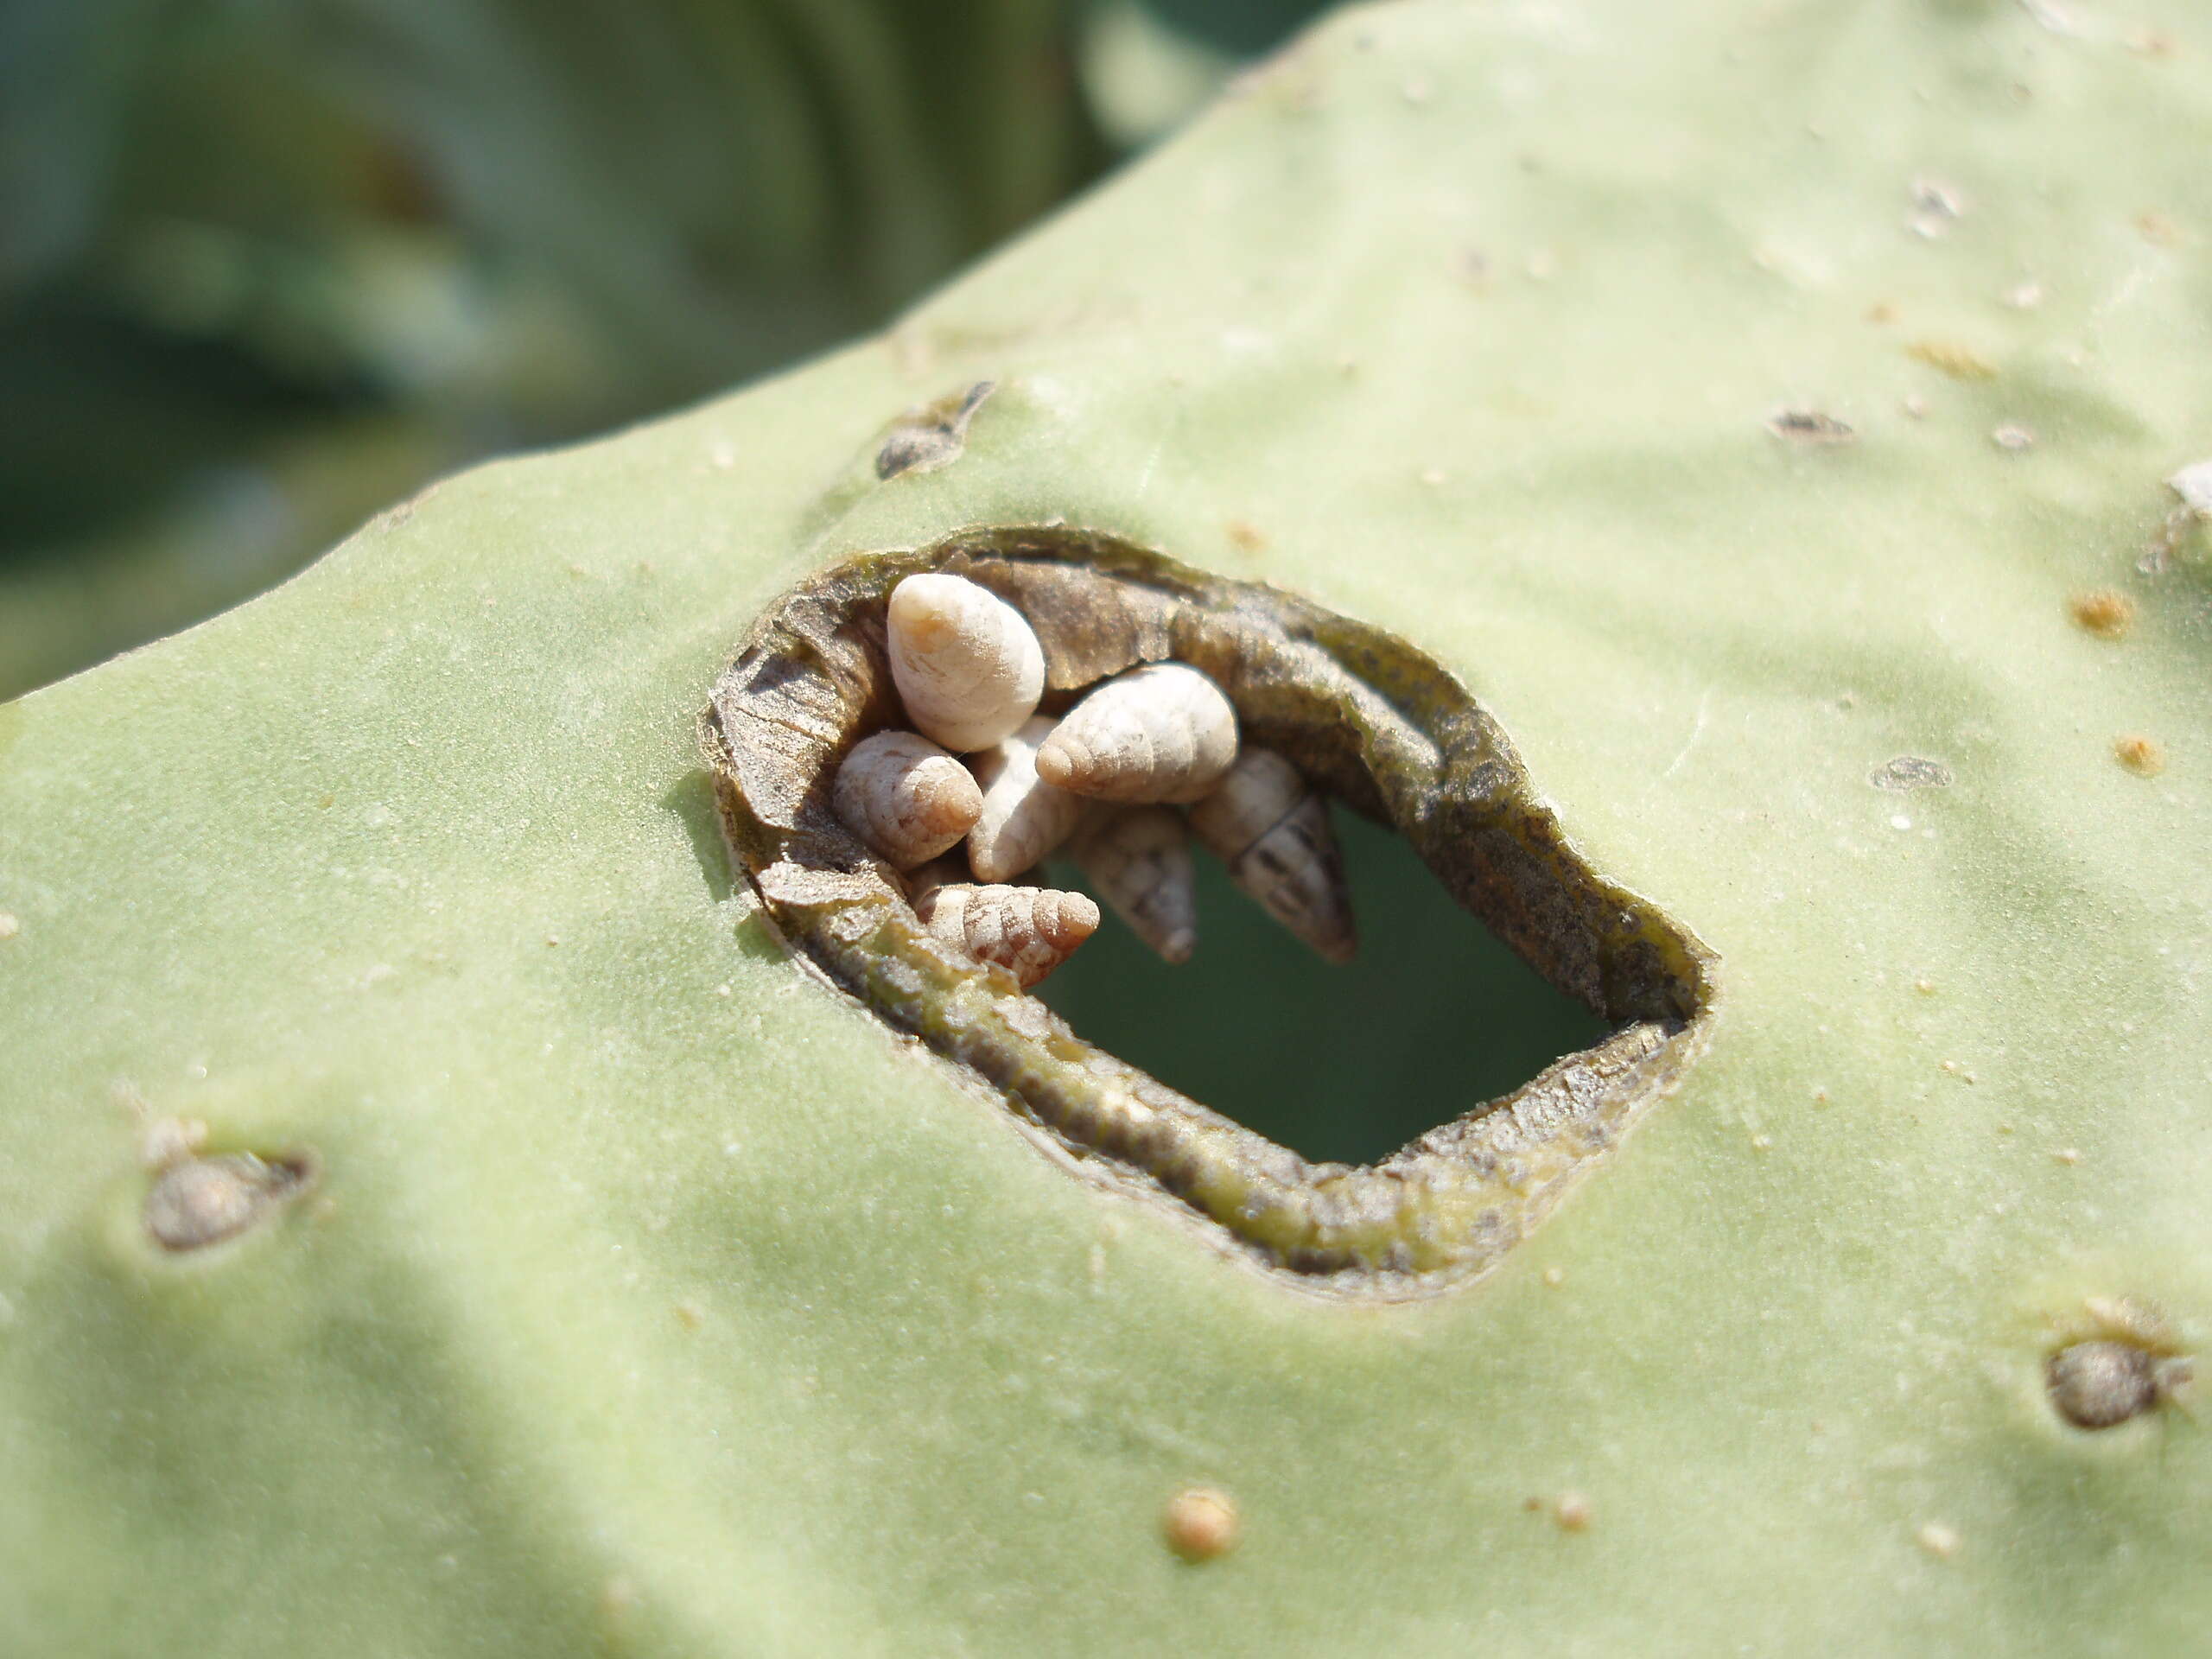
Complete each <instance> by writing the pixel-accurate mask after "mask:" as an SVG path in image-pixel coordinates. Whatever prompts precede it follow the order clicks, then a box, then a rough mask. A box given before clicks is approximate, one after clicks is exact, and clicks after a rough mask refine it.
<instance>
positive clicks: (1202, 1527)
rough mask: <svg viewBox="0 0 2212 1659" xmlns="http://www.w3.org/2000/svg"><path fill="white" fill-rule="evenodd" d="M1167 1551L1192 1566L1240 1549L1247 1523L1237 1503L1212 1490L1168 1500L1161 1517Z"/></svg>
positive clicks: (1194, 1491)
mask: <svg viewBox="0 0 2212 1659" xmlns="http://www.w3.org/2000/svg"><path fill="white" fill-rule="evenodd" d="M1160 1530H1161V1531H1162V1532H1163V1533H1165V1534H1166V1537H1167V1547H1168V1548H1170V1549H1172V1550H1173V1551H1174V1552H1175V1553H1176V1554H1178V1555H1180V1556H1181V1557H1182V1558H1183V1559H1184V1560H1186V1561H1190V1562H1192V1563H1196V1562H1199V1561H1211V1560H1218V1559H1219V1558H1220V1557H1222V1556H1224V1555H1226V1554H1229V1552H1230V1550H1232V1549H1234V1548H1236V1540H1237V1537H1238V1535H1240V1534H1241V1533H1242V1532H1243V1519H1242V1517H1240V1516H1238V1514H1237V1512H1236V1499H1234V1498H1232V1497H1230V1496H1229V1494H1228V1493H1226V1492H1224V1491H1218V1490H1217V1489H1216V1488H1214V1487H1211V1486H1193V1487H1191V1488H1190V1489H1189V1490H1188V1491H1180V1492H1178V1493H1176V1494H1175V1496H1174V1497H1172V1498H1170V1499H1168V1500H1167V1509H1166V1513H1165V1514H1164V1515H1162V1516H1160Z"/></svg>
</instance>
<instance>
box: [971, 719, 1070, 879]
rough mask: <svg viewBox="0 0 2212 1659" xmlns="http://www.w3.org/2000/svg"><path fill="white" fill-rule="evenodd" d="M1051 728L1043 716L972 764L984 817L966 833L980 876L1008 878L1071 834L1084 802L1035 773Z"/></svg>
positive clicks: (975, 869)
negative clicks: (1038, 757) (981, 787)
mask: <svg viewBox="0 0 2212 1659" xmlns="http://www.w3.org/2000/svg"><path fill="white" fill-rule="evenodd" d="M1051 731H1052V721H1050V720H1048V719H1046V717H1045V716H1044V715H1037V716H1035V717H1033V718H1032V719H1030V720H1027V721H1023V722H1022V727H1021V729H1020V731H1018V732H1016V733H1015V734H1014V735H1013V736H1011V737H1007V738H1002V739H1001V740H1000V741H998V742H997V743H995V744H994V745H993V746H992V747H989V748H988V749H986V750H984V751H983V752H982V753H981V754H979V755H977V756H976V758H975V759H974V760H972V761H970V762H969V765H970V766H972V767H973V768H974V770H975V773H976V781H977V782H978V783H980V784H982V786H983V810H982V817H978V818H977V819H976V827H975V828H974V829H971V830H969V832H968V865H969V868H970V869H972V870H974V871H975V873H976V880H978V881H1010V880H1013V879H1014V877H1015V876H1017V875H1020V874H1021V873H1022V872H1023V871H1024V870H1026V869H1027V868H1030V866H1032V865H1033V864H1034V863H1036V862H1037V861H1038V860H1039V859H1041V858H1043V857H1044V856H1045V855H1046V854H1047V853H1050V852H1052V850H1053V849H1056V848H1057V847H1058V846H1059V844H1060V843H1061V842H1064V841H1065V840H1066V839H1067V838H1068V836H1069V834H1070V832H1071V831H1072V830H1073V829H1075V826H1076V820H1077V818H1079V817H1082V816H1083V810H1084V805H1085V804H1086V803H1085V802H1084V800H1083V798H1081V797H1079V796H1075V795H1071V794H1069V793H1067V792H1066V791H1065V790H1058V789H1054V788H1053V787H1052V785H1050V784H1048V783H1046V782H1045V781H1044V780H1043V779H1040V778H1039V777H1038V775H1037V746H1038V745H1039V744H1040V743H1042V742H1043V741H1045V739H1046V735H1047V734H1050V733H1051Z"/></svg>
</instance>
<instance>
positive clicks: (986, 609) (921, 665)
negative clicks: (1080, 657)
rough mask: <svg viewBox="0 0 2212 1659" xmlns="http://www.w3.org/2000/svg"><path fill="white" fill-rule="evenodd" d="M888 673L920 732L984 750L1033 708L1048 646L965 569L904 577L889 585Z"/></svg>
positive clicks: (964, 749) (952, 745)
mask: <svg viewBox="0 0 2212 1659" xmlns="http://www.w3.org/2000/svg"><path fill="white" fill-rule="evenodd" d="M888 645H889V649H890V654H891V677H892V679H893V681H894V682H896V683H897V684H898V687H899V697H900V699H901V700H902V701H903V702H905V703H906V717H907V718H908V719H909V720H911V721H913V722H914V725H915V728H916V729H918V731H920V732H921V734H923V735H924V736H925V737H929V738H933V739H934V740H936V741H938V742H939V743H942V744H944V747H946V748H948V749H952V750H955V751H957V752H958V753H963V754H964V753H969V751H971V750H975V749H988V747H991V745H992V744H994V743H995V742H997V741H999V740H1000V739H1001V738H1002V737H1006V736H1008V735H1010V734H1012V733H1014V731H1016V730H1017V729H1019V728H1020V725H1021V722H1022V721H1025V720H1027V719H1028V718H1029V716H1030V715H1033V714H1035V713H1036V712H1037V699H1038V698H1039V697H1040V696H1043V695H1044V693H1045V650H1044V647H1043V646H1042V645H1039V644H1038V643H1037V635H1036V633H1035V632H1033V630H1032V629H1031V627H1030V626H1029V624H1028V623H1027V621H1025V620H1023V619H1022V615H1021V613H1020V611H1017V610H1015V609H1014V607H1013V606H1011V605H1009V604H1007V602H1006V601H1004V600H1002V599H1001V598H1000V597H999V596H998V595H997V594H994V593H992V592H991V591H990V590H989V589H988V588H982V587H979V586H978V585H977V584H976V583H975V582H970V581H969V580H968V579H967V578H966V577H965V576H948V575H936V574H931V575H918V576H908V577H906V579H905V580H903V581H902V582H899V585H898V586H897V587H896V588H893V589H892V590H891V610H890V633H889V639H888Z"/></svg>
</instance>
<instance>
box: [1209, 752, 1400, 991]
mask: <svg viewBox="0 0 2212 1659" xmlns="http://www.w3.org/2000/svg"><path fill="white" fill-rule="evenodd" d="M1191 828H1192V829H1193V830H1195V831H1196V832H1197V833H1198V839H1199V840H1200V841H1202V842H1205V844H1206V845H1207V846H1208V847H1209V848H1211V849H1212V850H1213V851H1214V852H1215V853H1216V854H1217V855H1219V857H1220V859H1221V861H1222V862H1223V863H1224V864H1226V865H1228V866H1229V874H1230V879H1231V880H1234V881H1235V882H1236V885H1237V886H1238V887H1242V888H1243V889H1244V891H1245V892H1247V893H1250V894H1251V895H1252V897H1254V898H1255V899H1258V900H1259V901H1260V903H1261V904H1262V905H1263V906H1266V907H1267V911H1268V914H1269V915H1271V916H1273V917H1274V918H1275V919H1276V920H1277V921H1279V922H1281V924H1282V925H1284V926H1285V927H1287V928H1288V929H1289V930H1290V931H1292V932H1294V933H1295V934H1297V935H1298V937H1299V938H1301V939H1303V940H1305V941H1306V944H1310V945H1312V946H1313V948H1314V949H1315V950H1319V952H1320V953H1321V954H1322V955H1323V956H1325V957H1327V958H1328V959H1329V960H1330V961H1331V962H1349V961H1351V957H1352V952H1353V951H1354V950H1356V949H1357V946H1358V944H1359V937H1358V933H1357V930H1356V929H1355V928H1354V926H1353V924H1352V918H1351V893H1350V892H1349V891H1348V890H1347V889H1346V887H1345V886H1344V855H1342V854H1341V853H1339V852H1338V850H1337V838H1336V836H1334V835H1333V834H1332V833H1331V831H1330V829H1329V804H1328V802H1327V801H1325V800H1324V799H1323V798H1321V797H1320V796H1319V795H1317V794H1315V793H1314V792H1313V791H1312V790H1310V789H1308V788H1307V787H1306V779H1303V778H1302V777H1300V775H1299V772H1298V768H1297V767H1295V766H1292V765H1291V764H1290V762H1289V761H1287V760H1284V759H1283V758H1282V756H1281V755H1279V754H1277V753H1274V750H1272V749H1261V748H1248V749H1246V750H1245V751H1244V753H1243V754H1241V755H1239V756H1238V757H1237V760H1236V766H1235V767H1233V768H1232V769H1231V770H1230V773H1229V775H1228V776H1227V777H1226V778H1224V779H1222V781H1221V787H1220V788H1219V789H1217V790H1216V791H1214V792H1213V793H1212V794H1211V795H1209V796H1207V797H1206V798H1205V799H1204V800H1203V801H1200V802H1199V803H1198V804H1197V805H1196V806H1194V807H1192V809H1191Z"/></svg>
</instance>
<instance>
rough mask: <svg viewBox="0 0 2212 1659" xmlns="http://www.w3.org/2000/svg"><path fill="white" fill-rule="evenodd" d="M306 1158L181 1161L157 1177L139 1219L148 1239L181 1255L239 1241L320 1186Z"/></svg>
mask: <svg viewBox="0 0 2212 1659" xmlns="http://www.w3.org/2000/svg"><path fill="white" fill-rule="evenodd" d="M312 1185H315V1160H314V1158H313V1157H312V1156H310V1155H309V1154H306V1153H300V1152H293V1153H286V1154H284V1155H283V1156H282V1157H280V1158H274V1159H270V1160H263V1159H260V1158H257V1157H256V1156H254V1154H251V1153H250V1152H226V1153H219V1154H216V1155H214V1156H213V1157H208V1158H194V1157H184V1158H180V1159H178V1160H175V1162H173V1163H171V1164H169V1165H168V1166H167V1167H165V1168H163V1169H162V1172H161V1173H159V1174H157V1175H156V1176H155V1177H154V1180H153V1184H152V1185H150V1186H149V1187H148V1188H147V1189H146V1200H145V1204H144V1205H143V1208H142V1210H141V1211H140V1216H141V1219H142V1220H143V1223H144V1224H145V1228H146V1233H147V1236H149V1238H151V1239H152V1240H153V1241H154V1243H156V1244H158V1245H160V1246H161V1248H162V1249H165V1250H168V1251H172V1252H175V1253H178V1254H181V1253H183V1252H184V1251H187V1250H197V1249H205V1248H206V1247H207V1246H208V1245H210V1244H219V1243H222V1242H223V1241H224V1240H225V1239H226V1238H235V1237H237V1236H238V1235H239V1234H240V1233H243V1232H245V1230H247V1229H248V1228H250V1227H252V1226H255V1225H256V1224H258V1223H260V1222H262V1221H264V1220H266V1219H267V1218H268V1217H270V1216H271V1215H273V1214H274V1213H275V1212H276V1211H277V1210H278V1209H280V1208H282V1207H283V1205H286V1204H289V1203H290V1202H291V1201H292V1200H293V1199H295V1198H299V1197H300V1196H301V1195H302V1194H303V1193H305V1192H307V1191H308V1188H309V1187H311V1186H312Z"/></svg>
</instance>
